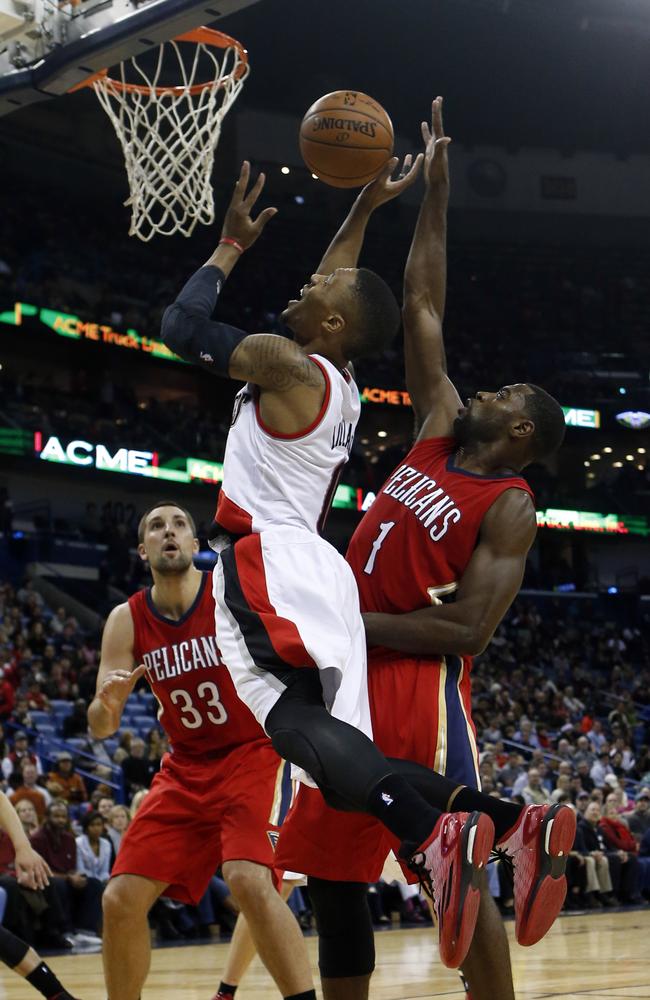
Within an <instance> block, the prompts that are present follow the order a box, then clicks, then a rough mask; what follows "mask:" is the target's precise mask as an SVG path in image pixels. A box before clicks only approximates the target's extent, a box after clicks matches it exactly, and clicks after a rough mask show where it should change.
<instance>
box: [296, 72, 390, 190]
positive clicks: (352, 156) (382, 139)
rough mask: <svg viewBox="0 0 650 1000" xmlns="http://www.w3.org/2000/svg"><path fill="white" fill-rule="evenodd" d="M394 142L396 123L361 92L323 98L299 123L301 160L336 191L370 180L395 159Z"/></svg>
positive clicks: (350, 91)
mask: <svg viewBox="0 0 650 1000" xmlns="http://www.w3.org/2000/svg"><path fill="white" fill-rule="evenodd" d="M393 141H394V134H393V124H392V122H391V120H390V118H389V117H388V115H387V114H386V112H385V111H384V109H383V108H382V106H381V104H378V103H377V101H374V100H373V99H372V97H368V95H367V94H361V93H359V91H357V90H335V91H334V92H333V93H331V94H325V96H324V97H321V98H320V99H319V100H318V101H316V103H315V104H312V106H311V107H310V109H309V111H308V112H307V114H306V115H305V117H304V118H303V120H302V122H301V125H300V152H301V154H302V158H303V159H304V161H305V163H306V164H307V166H308V167H309V169H310V170H311V172H312V173H313V174H316V176H317V177H319V178H320V179H321V180H322V181H325V183H326V184H331V185H332V187H341V188H353V187H361V185H362V184H367V183H368V181H371V180H372V179H373V178H374V177H376V176H377V174H378V173H379V171H380V170H381V169H382V167H383V166H384V164H385V163H386V161H387V160H388V159H389V158H390V157H391V156H392V155H393Z"/></svg>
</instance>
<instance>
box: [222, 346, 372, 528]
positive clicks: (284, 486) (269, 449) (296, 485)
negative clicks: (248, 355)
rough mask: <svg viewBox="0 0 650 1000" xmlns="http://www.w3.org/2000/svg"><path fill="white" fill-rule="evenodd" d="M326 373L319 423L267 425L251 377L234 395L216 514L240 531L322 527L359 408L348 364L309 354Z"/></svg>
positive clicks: (256, 388)
mask: <svg viewBox="0 0 650 1000" xmlns="http://www.w3.org/2000/svg"><path fill="white" fill-rule="evenodd" d="M310 357H311V359H312V361H314V362H315V363H316V364H317V365H318V367H319V368H320V369H321V371H322V372H323V375H324V376H325V396H324V399H323V405H322V406H321V409H320V412H319V414H318V416H317V417H316V419H315V420H314V421H313V423H312V424H311V425H310V426H309V427H306V428H305V430H304V431H300V432H298V433H297V434H279V433H277V432H276V431H273V430H272V429H271V428H269V427H266V426H265V424H264V422H263V420H262V417H261V414H260V406H259V389H258V387H257V386H255V385H252V384H251V383H247V384H246V385H245V386H244V388H243V389H241V390H240V392H238V394H237V396H236V398H235V407H234V410H233V419H232V425H231V427H230V432H229V434H228V441H227V443H226V456H225V459H224V471H223V483H222V486H221V492H220V494H219V501H218V504H217V513H216V520H217V522H218V523H219V524H220V525H221V527H223V528H225V530H226V531H229V532H231V533H232V534H235V535H244V534H250V533H251V532H260V531H265V530H267V529H269V528H273V527H278V526H279V525H286V526H291V527H294V528H304V529H306V530H307V531H311V532H320V530H321V528H322V525H323V522H324V520H325V517H326V516H327V513H328V510H329V508H330V505H331V503H332V499H333V497H334V492H335V490H336V486H337V483H338V480H339V476H340V474H341V470H342V469H343V466H344V465H345V463H346V462H347V460H348V458H349V457H350V449H351V447H352V442H353V439H354V431H355V428H356V425H357V421H358V420H359V413H360V410H361V406H360V402H359V390H358V389H357V386H356V383H355V381H354V379H353V378H352V376H351V375H350V374H349V372H347V371H346V372H345V373H342V372H341V371H339V369H338V368H336V367H335V365H333V364H332V363H331V362H330V361H328V360H327V359H326V358H323V357H321V356H320V355H315V354H313V355H310Z"/></svg>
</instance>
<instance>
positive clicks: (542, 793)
mask: <svg viewBox="0 0 650 1000" xmlns="http://www.w3.org/2000/svg"><path fill="white" fill-rule="evenodd" d="M521 794H522V796H523V798H524V802H525V803H526V805H527V806H531V805H536V806H543V805H547V804H548V803H549V802H550V801H551V797H550V795H549V793H548V791H547V790H546V788H545V787H544V785H543V784H542V779H541V776H540V773H539V771H538V769H537V768H536V767H531V769H530V771H529V772H528V782H527V784H526V785H525V786H524V788H523V789H522V791H521Z"/></svg>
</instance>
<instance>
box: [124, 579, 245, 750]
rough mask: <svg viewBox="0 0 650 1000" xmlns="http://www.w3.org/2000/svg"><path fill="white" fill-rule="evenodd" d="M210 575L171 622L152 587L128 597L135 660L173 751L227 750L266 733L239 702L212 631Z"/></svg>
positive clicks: (202, 581)
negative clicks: (156, 601) (155, 600)
mask: <svg viewBox="0 0 650 1000" xmlns="http://www.w3.org/2000/svg"><path fill="white" fill-rule="evenodd" d="M211 581H212V576H211V574H210V573H203V574H202V580H201V584H200V586H199V590H198V593H197V595H196V598H195V600H194V603H193V605H192V607H191V608H189V610H188V611H187V612H186V613H185V614H184V615H183V617H182V618H179V620H178V621H173V620H172V619H170V618H165V617H164V616H163V615H161V614H160V612H159V611H158V610H157V609H156V606H155V604H154V603H153V600H152V598H151V588H149V587H147V589H146V590H140V591H138V593H137V594H134V595H133V596H132V597H130V598H129V607H130V609H131V615H132V617H133V629H134V643H133V656H134V659H135V662H136V663H138V664H139V663H144V665H145V666H146V668H147V673H146V677H147V680H148V681H149V684H150V685H151V689H152V691H153V693H154V694H155V696H156V699H157V701H158V703H159V705H160V709H159V712H158V721H159V722H160V724H161V726H162V727H163V729H164V730H165V732H166V733H167V736H168V737H169V742H170V743H171V745H172V748H173V750H174V751H175V752H178V753H183V754H194V755H200V754H203V753H206V752H215V751H221V750H223V751H226V750H230V749H232V748H233V747H235V746H240V745H241V744H243V743H249V742H251V741H252V740H260V739H264V738H265V737H264V733H263V731H262V729H261V727H260V726H259V725H258V723H257V722H256V720H255V718H254V716H253V714H252V712H251V711H250V710H249V709H248V708H247V707H246V705H245V704H244V702H243V701H240V699H239V698H238V697H237V692H236V691H235V688H234V685H233V683H232V681H231V679H230V674H229V673H228V670H227V669H226V667H225V665H224V664H223V663H222V662H221V659H220V657H219V650H218V649H217V639H216V636H215V627H214V597H213V596H212V586H211Z"/></svg>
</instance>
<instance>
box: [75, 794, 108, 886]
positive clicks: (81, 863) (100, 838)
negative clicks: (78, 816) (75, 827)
mask: <svg viewBox="0 0 650 1000" xmlns="http://www.w3.org/2000/svg"><path fill="white" fill-rule="evenodd" d="M81 826H82V829H83V833H82V834H80V835H79V836H78V837H77V865H78V867H79V871H80V872H82V873H83V874H84V875H86V876H87V878H89V879H97V881H99V882H101V884H102V888H103V887H104V885H106V883H107V882H108V879H109V876H110V874H111V843H110V840H109V839H108V838H106V837H105V836H104V832H105V829H106V828H105V825H104V818H103V816H102V815H101V813H98V812H89V813H86V815H85V816H84V817H83V818H82V820H81Z"/></svg>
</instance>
